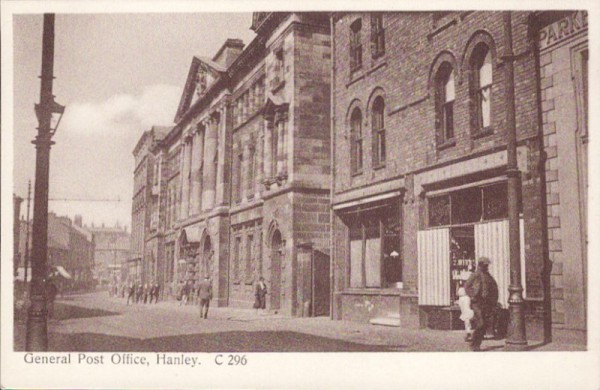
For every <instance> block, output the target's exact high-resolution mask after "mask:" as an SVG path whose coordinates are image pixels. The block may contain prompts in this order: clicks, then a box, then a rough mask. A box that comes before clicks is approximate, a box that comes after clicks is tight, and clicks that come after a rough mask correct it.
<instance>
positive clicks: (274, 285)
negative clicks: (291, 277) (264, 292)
mask: <svg viewBox="0 0 600 390" xmlns="http://www.w3.org/2000/svg"><path fill="white" fill-rule="evenodd" d="M282 257H283V245H282V239H281V232H280V231H279V229H277V230H275V231H274V232H273V234H272V235H271V309H274V310H279V309H280V308H281V261H282Z"/></svg>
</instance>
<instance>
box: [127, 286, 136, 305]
mask: <svg viewBox="0 0 600 390" xmlns="http://www.w3.org/2000/svg"><path fill="white" fill-rule="evenodd" d="M130 299H131V303H134V302H135V284H134V283H133V282H129V289H128V290H127V306H129V300H130Z"/></svg>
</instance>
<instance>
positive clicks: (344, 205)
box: [332, 12, 547, 328]
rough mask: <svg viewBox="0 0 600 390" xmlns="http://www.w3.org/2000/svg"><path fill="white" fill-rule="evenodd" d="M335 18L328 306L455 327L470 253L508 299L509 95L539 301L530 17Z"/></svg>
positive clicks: (533, 292)
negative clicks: (508, 65)
mask: <svg viewBox="0 0 600 390" xmlns="http://www.w3.org/2000/svg"><path fill="white" fill-rule="evenodd" d="M504 16H505V15H504V13H503V12H435V13H432V12H420V13H336V14H334V15H333V17H332V18H333V20H332V25H333V29H334V30H333V31H332V37H333V64H334V68H333V69H334V70H333V75H334V78H333V80H332V90H333V96H332V102H333V107H332V116H333V118H332V123H333V130H332V134H333V140H332V144H333V145H332V150H334V151H335V154H334V156H333V160H332V167H333V191H332V194H333V197H332V208H333V214H334V220H333V225H332V226H333V227H332V229H333V232H332V242H333V247H332V250H333V253H332V259H333V268H332V273H333V280H334V283H333V294H334V299H333V302H332V304H333V312H334V318H336V319H350V320H357V321H372V322H379V321H381V322H386V323H395V324H401V325H402V326H407V327H410V326H414V327H416V326H429V327H434V328H437V327H446V328H447V327H454V326H462V324H460V323H459V322H458V321H455V322H454V324H453V321H452V320H453V319H456V314H453V313H454V310H453V309H452V305H453V302H454V301H455V299H456V289H457V287H458V286H459V285H460V283H462V282H463V281H464V280H466V278H467V277H468V275H469V272H470V271H472V270H473V269H474V266H475V259H476V258H477V257H479V256H483V255H485V256H488V257H490V258H491V259H492V261H493V263H492V265H491V273H492V274H493V275H494V277H495V278H496V280H497V281H498V284H499V287H500V303H501V304H502V306H503V307H505V308H506V307H507V300H508V291H507V290H508V284H509V257H508V244H509V243H508V211H507V208H508V206H507V204H508V202H507V184H506V174H505V170H506V160H507V154H506V132H507V128H506V115H505V108H504V106H505V104H506V102H507V99H514V101H515V105H516V129H517V137H518V167H519V170H520V173H521V180H522V186H521V199H522V201H521V202H520V203H521V213H520V216H521V242H522V245H521V264H522V270H523V272H522V274H523V275H522V276H523V277H522V283H523V286H524V288H525V292H524V296H525V299H526V302H527V306H528V307H529V308H530V309H531V310H532V311H538V310H541V309H542V308H543V302H544V297H547V294H546V295H545V293H544V280H543V276H542V275H543V272H544V271H545V269H546V268H545V266H546V264H545V261H544V259H545V255H544V253H545V245H544V242H543V239H544V235H543V234H542V232H543V226H544V225H543V223H544V217H545V216H544V213H543V210H544V205H543V203H542V202H543V199H542V194H543V193H544V185H543V182H542V177H543V175H542V174H543V172H542V169H541V167H542V166H543V165H542V162H541V160H540V156H541V152H542V149H543V143H542V137H541V127H540V123H539V117H540V111H539V109H538V103H537V102H538V91H537V81H536V77H535V76H536V72H537V61H536V55H535V53H534V51H533V50H532V47H533V44H534V42H533V40H532V38H531V37H532V35H531V31H530V28H529V17H530V13H528V12H513V13H512V23H511V27H512V34H511V35H510V39H512V45H513V50H514V53H515V58H514V69H515V71H514V89H515V93H514V96H506V92H505V91H506V86H507V83H510V82H512V81H511V80H507V79H506V78H505V71H504V64H503V61H504V60H503V56H504V55H505V53H506V48H507V39H509V35H508V34H507V31H508V30H507V28H506V24H505V21H506V19H505V18H504Z"/></svg>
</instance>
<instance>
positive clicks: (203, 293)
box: [198, 276, 212, 319]
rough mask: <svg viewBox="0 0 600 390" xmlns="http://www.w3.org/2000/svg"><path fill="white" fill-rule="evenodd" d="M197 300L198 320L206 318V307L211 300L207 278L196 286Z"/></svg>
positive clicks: (210, 288)
mask: <svg viewBox="0 0 600 390" xmlns="http://www.w3.org/2000/svg"><path fill="white" fill-rule="evenodd" d="M198 298H199V299H200V318H205V319H206V318H208V306H209V305H210V300H211V299H212V284H211V283H210V280H209V279H208V276H205V277H204V280H203V281H201V282H200V284H199V285H198Z"/></svg>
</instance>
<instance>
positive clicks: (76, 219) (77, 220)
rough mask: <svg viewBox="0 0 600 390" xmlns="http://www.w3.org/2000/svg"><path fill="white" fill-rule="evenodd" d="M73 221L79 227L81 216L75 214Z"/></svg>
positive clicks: (81, 221)
mask: <svg viewBox="0 0 600 390" xmlns="http://www.w3.org/2000/svg"><path fill="white" fill-rule="evenodd" d="M73 223H74V224H75V225H77V226H79V227H82V226H83V225H82V223H83V218H82V217H81V215H75V217H74V218H73Z"/></svg>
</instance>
